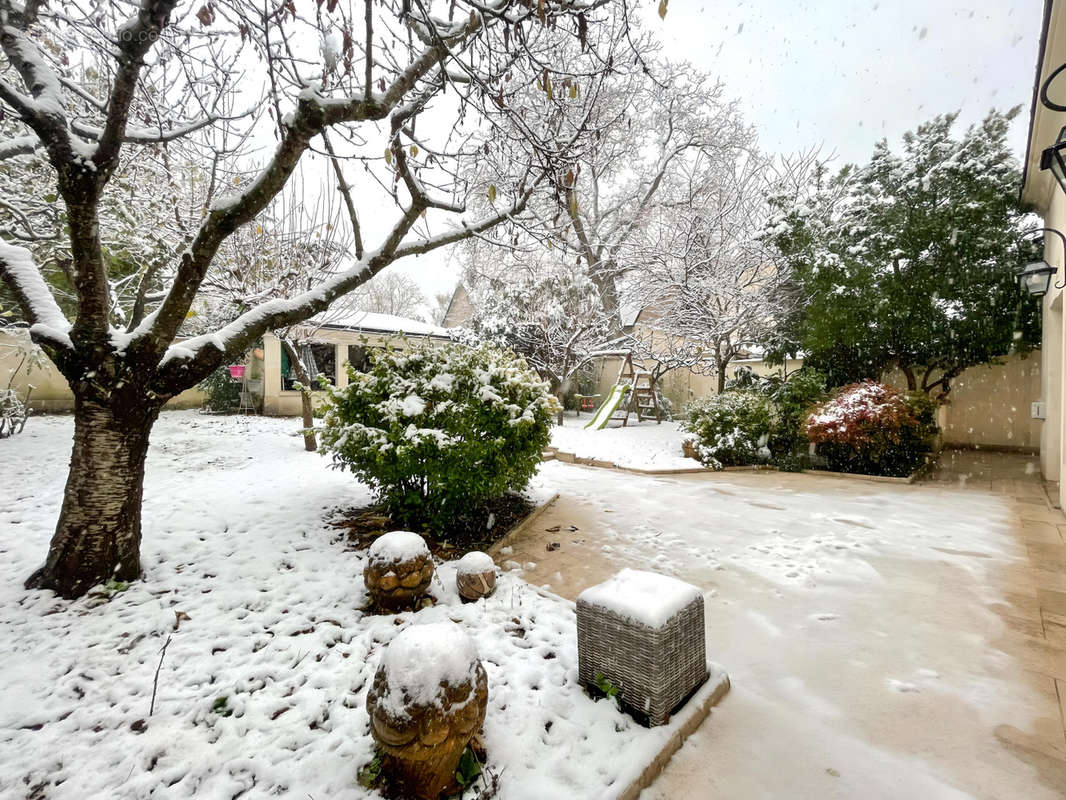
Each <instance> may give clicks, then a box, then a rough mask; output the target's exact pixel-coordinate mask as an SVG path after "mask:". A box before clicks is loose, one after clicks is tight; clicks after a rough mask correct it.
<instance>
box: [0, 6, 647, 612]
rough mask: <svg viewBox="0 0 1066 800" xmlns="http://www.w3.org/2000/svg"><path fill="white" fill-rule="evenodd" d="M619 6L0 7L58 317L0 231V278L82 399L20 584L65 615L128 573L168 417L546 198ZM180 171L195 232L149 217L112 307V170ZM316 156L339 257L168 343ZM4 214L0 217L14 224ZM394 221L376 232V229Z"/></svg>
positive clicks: (18, 139)
mask: <svg viewBox="0 0 1066 800" xmlns="http://www.w3.org/2000/svg"><path fill="white" fill-rule="evenodd" d="M298 5H299V8H298V7H297V6H298ZM623 9H624V6H620V4H612V3H609V2H608V0H583V1H582V2H576V3H575V2H566V3H562V2H557V1H553V0H546V1H545V2H539V3H529V2H521V1H520V0H493V2H488V3H483V2H480V1H479V0H455V2H452V3H450V4H439V7H438V6H437V5H426V4H425V3H424V2H422V0H414V1H413V2H411V0H384V1H383V2H377V3H372V2H370V0H364V2H362V3H359V2H357V1H356V0H349V1H348V2H329V3H323V4H310V3H303V4H297V3H294V2H291V0H290V1H289V2H279V3H267V4H262V3H255V2H251V1H250V0H214V1H213V2H209V3H206V4H204V5H201V6H199V8H196V7H195V5H194V6H181V7H179V5H178V3H177V2H176V0H139V2H132V1H131V0H114V2H109V3H99V4H90V5H88V6H85V7H82V6H80V5H78V4H71V3H66V4H61V5H60V4H57V5H56V6H55V7H51V6H47V5H45V4H43V3H41V2H37V0H29V2H26V3H16V2H13V1H12V0H0V24H2V28H0V49H2V51H3V59H2V61H0V103H2V104H3V108H4V110H5V111H6V112H7V114H8V115H9V118H16V119H18V120H19V124H18V126H17V130H16V131H14V132H13V134H14V135H12V136H11V137H10V138H8V139H7V140H6V141H3V142H0V156H14V155H24V154H27V153H37V152H40V153H43V154H44V155H45V156H46V157H47V162H48V169H47V170H46V171H45V176H44V179H46V180H47V182H48V184H49V185H50V186H51V187H52V188H53V191H54V195H55V200H54V202H56V203H61V204H62V207H63V209H64V214H65V227H64V228H63V229H62V230H61V231H60V233H59V235H60V236H62V237H63V240H64V247H65V248H66V249H67V251H68V252H69V262H70V263H69V274H70V279H71V287H70V296H71V305H72V306H73V308H68V311H66V312H65V311H64V309H63V308H62V307H61V305H60V303H59V302H58V301H57V298H56V296H55V294H54V293H53V290H52V288H51V286H50V285H49V282H48V281H47V280H46V277H45V275H44V274H43V273H42V269H41V263H40V260H39V255H38V253H39V250H40V247H39V245H41V244H42V243H41V242H39V241H37V240H36V238H35V237H34V235H33V234H27V235H26V237H24V238H16V237H13V236H4V235H0V239H2V241H0V279H2V281H3V282H4V283H5V284H6V285H7V287H8V289H9V290H10V291H11V292H12V293H13V295H14V296H15V298H16V300H17V302H18V304H19V307H20V309H21V314H22V316H23V318H24V319H25V320H26V321H27V322H28V323H29V324H30V331H31V334H32V336H33V339H34V341H35V342H37V343H38V344H39V345H40V346H41V347H42V348H43V349H44V350H45V351H46V352H47V354H48V356H49V357H50V358H51V359H52V361H53V362H54V363H55V364H56V366H57V367H58V369H59V370H60V371H61V372H62V373H63V375H64V376H65V377H66V379H67V381H68V382H69V384H70V386H71V390H72V391H73V393H74V398H75V433H74V448H73V454H72V457H71V463H70V472H69V475H68V479H67V486H66V491H65V494H64V500H63V507H62V509H61V511H60V514H59V519H58V522H57V526H56V531H55V534H54V536H53V539H52V543H51V546H50V548H49V552H48V556H47V558H46V560H45V563H44V565H43V566H42V567H41V568H40V569H39V570H37V571H36V572H35V573H34V574H33V575H32V576H31V577H30V578H29V580H28V581H27V586H29V587H42V588H50V589H54V590H55V591H57V592H58V593H60V594H62V595H64V596H67V597H75V596H78V595H81V594H83V593H84V592H86V591H87V590H88V589H89V588H90V587H91V586H93V585H94V584H96V583H99V582H101V581H105V580H108V579H111V578H115V579H119V580H131V579H134V578H137V577H139V576H140V574H141V563H140V538H141V494H142V487H143V474H144V458H145V454H146V451H147V447H148V439H149V435H150V432H151V429H152V425H153V423H154V422H155V420H156V418H157V416H158V414H159V411H160V409H161V408H162V406H163V404H164V403H165V402H166V401H167V400H168V399H170V398H171V397H174V396H175V395H176V394H178V393H179V392H180V391H182V390H183V389H185V388H188V387H190V386H192V385H194V384H196V383H197V382H198V381H200V380H201V379H202V378H203V377H205V376H206V375H207V374H209V373H210V372H211V371H212V370H214V369H215V368H217V367H218V366H219V365H221V364H224V363H226V362H227V361H228V360H231V359H232V358H234V357H236V356H239V355H240V354H241V353H243V352H244V351H245V350H246V349H247V348H248V347H249V346H250V345H251V344H252V343H254V342H255V341H257V340H258V339H259V338H260V337H261V336H262V335H263V334H264V333H265V332H267V331H270V330H278V329H282V328H286V327H288V326H292V325H295V324H297V323H299V322H301V321H303V320H306V319H308V318H310V317H313V316H314V315H315V314H318V313H321V312H322V311H324V310H325V309H326V308H328V307H329V306H330V305H331V304H332V303H333V302H334V301H335V300H337V299H338V298H340V297H342V296H343V295H345V294H346V293H348V292H349V291H351V290H352V289H354V288H356V287H357V286H359V285H361V284H362V283H364V282H365V281H367V280H369V279H370V278H371V277H373V276H374V275H375V274H377V273H379V272H380V271H381V270H383V269H384V268H385V267H387V266H388V265H390V264H392V263H395V262H396V261H398V260H400V259H402V258H406V257H408V256H417V255H419V254H423V253H427V252H430V251H432V250H434V249H437V248H440V247H445V246H448V245H450V244H452V243H455V242H458V241H461V240H463V239H466V238H469V237H471V236H474V235H479V234H482V233H484V232H486V231H489V230H491V229H492V228H494V227H495V226H497V225H499V224H500V223H501V222H503V221H506V220H513V219H516V218H517V217H519V216H520V215H521V214H522V213H523V211H524V209H525V207H526V204H527V203H528V201H529V198H530V196H531V194H532V193H533V192H534V191H535V190H536V188H537V187H538V186H539V185H540V184H541V183H542V182H544V181H546V180H548V181H557V180H558V176H559V174H560V169H561V166H562V165H563V164H565V163H567V162H569V161H572V160H573V159H574V158H575V157H580V155H581V153H582V152H583V147H584V143H585V142H586V141H590V140H591V138H590V134H591V133H592V132H593V131H594V130H595V128H596V124H597V123H596V120H595V118H594V117H593V116H592V109H593V108H594V107H595V103H596V100H597V98H598V95H599V82H600V79H601V76H602V75H603V74H604V73H605V72H606V71H608V68H609V65H611V64H613V63H615V61H616V55H615V54H614V53H612V50H613V49H614V48H615V47H617V46H618V45H617V44H616V43H617V42H621V41H625V38H626V37H625V36H624V35H623V34H624V27H623V26H624V25H626V24H627V23H626V20H625V19H624V18H623V16H622V14H621V12H622V10H623ZM563 55H565V60H563V59H562V56H563ZM617 57H620V54H618V56H617ZM73 61H76V62H78V63H79V64H89V65H91V70H92V75H94V76H96V77H94V78H93V79H92V80H88V79H86V75H87V74H88V73H87V72H86V70H82V69H81V68H78V69H74V68H73V67H72V66H71V62H73ZM565 80H572V81H574V83H575V84H580V85H581V87H582V91H581V93H580V95H579V96H575V97H571V96H570V94H567V93H562V92H555V93H552V92H551V91H550V90H549V87H550V86H552V85H560V84H561V83H562V82H563V81H565ZM538 84H539V85H538ZM431 104H433V109H432V110H433V114H432V115H430V114H429V113H428V109H429V108H430V106H431ZM270 148H272V152H270ZM486 151H488V152H489V153H493V154H494V157H495V159H496V161H497V162H499V163H506V164H508V165H509V169H508V171H507V172H506V174H501V175H499V176H498V177H497V179H496V180H495V181H494V182H493V183H492V184H491V186H486V185H484V184H477V183H473V182H470V181H467V180H464V179H461V178H459V177H457V176H459V175H460V174H462V169H463V165H464V163H465V162H467V161H469V160H471V159H473V158H476V157H480V156H481V155H482V154H483V153H485V152H486ZM179 152H180V153H181V154H182V156H183V157H182V159H181V160H182V162H183V163H186V164H187V163H196V164H199V169H198V175H197V178H198V181H199V184H198V200H199V202H198V204H197V215H195V216H194V218H193V224H192V225H189V226H185V225H184V224H183V223H182V224H179V222H178V221H177V220H175V219H174V217H175V215H174V214H173V213H172V212H171V211H169V210H167V209H165V208H164V209H162V210H160V216H159V218H158V220H157V227H156V228H154V229H153V230H158V231H160V232H161V235H164V239H163V243H164V244H165V247H163V248H161V250H160V254H159V258H158V260H156V261H154V262H153V263H152V264H151V265H150V266H149V267H145V268H143V269H141V268H139V269H138V280H137V281H135V283H136V284H137V288H136V290H135V291H133V292H131V295H132V300H131V301H130V303H129V305H128V306H126V305H124V304H123V302H122V301H121V299H119V300H118V301H116V297H115V295H114V293H113V292H112V279H113V277H114V271H113V265H112V261H111V259H110V258H109V257H108V256H107V254H106V251H105V247H104V241H103V236H104V231H106V230H108V226H109V221H110V220H111V218H112V215H114V214H115V213H117V212H115V211H114V210H111V208H110V206H109V202H110V200H111V199H113V198H114V197H115V192H116V190H117V184H116V183H115V177H116V175H117V174H118V173H119V171H120V168H121V167H122V165H123V163H124V160H125V159H133V158H136V157H137V156H138V155H139V154H141V153H152V154H157V155H158V157H159V158H160V159H161V160H163V159H164V158H165V157H167V156H168V155H171V154H174V153H179ZM268 152H269V154H267V155H264V154H265V153H268ZM315 153H318V154H320V158H319V160H318V163H320V164H322V165H324V166H325V165H328V168H329V169H331V170H332V175H333V181H334V185H335V188H336V189H337V191H338V192H339V194H340V196H341V197H342V198H343V201H344V206H345V210H346V218H347V220H348V224H349V226H350V229H351V233H352V238H353V243H354V244H353V252H352V259H351V261H350V262H349V263H347V264H346V265H345V266H344V268H343V269H339V270H338V271H336V272H334V273H333V274H331V275H330V276H329V277H326V278H324V279H322V280H320V281H319V282H317V283H312V285H311V286H310V287H308V288H306V289H305V290H303V291H302V292H301V293H299V294H295V295H293V296H291V297H287V298H272V299H264V300H263V301H262V302H259V303H257V304H255V305H254V306H252V307H250V308H248V310H246V311H244V312H243V313H241V314H240V315H239V316H237V317H236V318H235V319H233V320H232V321H231V322H229V323H228V324H226V325H224V326H222V327H220V328H218V329H216V330H212V331H208V332H205V333H202V334H200V335H198V336H194V337H192V338H190V339H186V340H183V341H179V340H178V336H179V333H180V332H181V330H182V327H183V325H184V324H185V323H186V320H187V318H188V315H189V312H190V311H191V310H193V309H194V306H195V304H196V302H197V300H198V298H199V296H200V293H201V288H202V286H203V284H204V281H205V279H206V278H207V277H208V275H209V273H210V271H211V269H212V267H213V266H214V265H215V264H216V259H217V258H218V256H219V252H220V249H221V248H222V247H223V245H224V244H225V242H226V241H227V240H228V239H229V238H230V237H231V236H233V235H234V233H235V232H236V231H238V230H240V229H241V228H242V227H244V226H247V225H253V226H254V225H256V224H257V219H258V218H259V217H260V215H262V214H264V213H266V212H268V210H269V209H270V207H271V204H272V203H273V202H274V200H275V198H276V197H277V196H278V194H279V193H280V192H281V191H282V190H283V188H284V187H285V186H286V184H287V182H288V181H289V179H290V178H291V176H292V175H293V173H294V172H295V170H296V169H297V167H298V165H299V164H300V163H301V161H303V160H306V159H307V158H309V157H311V156H313V155H314V154H315ZM504 153H506V154H505V155H504ZM322 171H323V174H325V172H326V170H325V169H323V170H322ZM246 175H247V177H245V176H246ZM135 188H138V187H135ZM140 188H143V187H140ZM19 202H20V201H19V198H18V197H15V198H12V200H11V202H10V205H11V206H12V207H14V208H15V209H16V212H17V211H19V210H20V209H19V207H18V204H19ZM134 202H139V201H138V200H137V198H136V197H135V198H134ZM388 209H394V210H393V211H392V212H391V213H392V216H393V220H392V222H391V223H389V224H382V223H383V219H384V217H385V216H387V214H386V212H387V210H388ZM15 216H17V213H16V214H15ZM119 309H120V310H121V313H119ZM68 313H72V314H73V322H72V321H71V317H70V316H68Z"/></svg>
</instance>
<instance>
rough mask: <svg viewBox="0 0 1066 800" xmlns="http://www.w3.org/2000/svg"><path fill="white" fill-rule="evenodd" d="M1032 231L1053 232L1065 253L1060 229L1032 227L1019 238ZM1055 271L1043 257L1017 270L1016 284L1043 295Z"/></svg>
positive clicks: (1029, 234)
mask: <svg viewBox="0 0 1066 800" xmlns="http://www.w3.org/2000/svg"><path fill="white" fill-rule="evenodd" d="M1045 152H1046V151H1045ZM1034 233H1053V234H1055V235H1056V236H1058V237H1059V239H1060V240H1061V241H1062V246H1063V252H1064V253H1066V236H1064V235H1063V234H1062V232H1061V231H1057V230H1055V229H1054V228H1034V229H1033V230H1031V231H1026V232H1025V233H1023V234H1022V236H1021V238H1023V239H1024V238H1026V237H1028V236H1032V235H1033V234H1034ZM1056 272H1058V269H1057V268H1056V267H1053V266H1051V265H1050V264H1049V263H1047V261H1044V260H1043V259H1041V260H1040V261H1033V262H1032V263H1030V264H1027V265H1026V266H1025V268H1024V269H1022V270H1020V271H1019V272H1018V285H1019V286H1020V287H1021V289H1022V291H1023V292H1028V293H1029V294H1031V295H1032V296H1033V297H1043V296H1044V295H1046V294H1047V293H1048V290H1049V289H1050V288H1051V276H1052V275H1054V274H1055V273H1056ZM1064 286H1066V284H1064V285H1063V286H1060V285H1059V284H1055V288H1056V289H1062V288H1064Z"/></svg>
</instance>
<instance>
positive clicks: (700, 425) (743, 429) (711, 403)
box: [681, 390, 770, 469]
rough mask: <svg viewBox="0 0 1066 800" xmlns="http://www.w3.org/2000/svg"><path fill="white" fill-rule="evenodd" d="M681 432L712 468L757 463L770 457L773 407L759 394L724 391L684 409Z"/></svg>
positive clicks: (745, 391) (704, 461)
mask: <svg viewBox="0 0 1066 800" xmlns="http://www.w3.org/2000/svg"><path fill="white" fill-rule="evenodd" d="M681 428H682V430H684V431H686V432H687V433H688V434H689V437H688V438H689V441H690V442H692V445H693V447H694V449H695V450H696V455H697V456H698V457H699V459H700V461H701V462H702V463H703V464H704V465H705V466H708V467H711V468H712V469H721V468H722V467H730V466H741V465H744V464H754V463H756V462H757V461H760V460H765V458H766V457H768V456H769V450H768V449H767V447H766V443H767V441H768V440H769V437H770V404H769V403H768V402H767V400H766V398H765V397H763V396H762V395H761V394H759V393H758V392H754V391H750V390H742V391H733V392H724V393H723V394H719V395H712V396H710V397H706V398H703V399H702V400H696V401H694V402H692V403H690V404H689V405H688V406H687V407H686V408H685V421H684V422H683V423H682V424H681Z"/></svg>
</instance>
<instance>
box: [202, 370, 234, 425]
mask: <svg viewBox="0 0 1066 800" xmlns="http://www.w3.org/2000/svg"><path fill="white" fill-rule="evenodd" d="M199 388H200V390H201V391H202V392H204V393H205V394H206V395H207V402H206V405H207V408H208V410H209V411H214V412H216V413H220V414H221V413H225V412H227V411H236V410H237V409H238V408H239V407H240V405H241V382H240V381H236V380H234V379H233V378H231V377H230V374H229V367H219V368H218V369H216V370H215V371H214V372H212V373H211V374H210V375H208V376H207V377H206V378H204V379H203V380H202V381H200V384H199Z"/></svg>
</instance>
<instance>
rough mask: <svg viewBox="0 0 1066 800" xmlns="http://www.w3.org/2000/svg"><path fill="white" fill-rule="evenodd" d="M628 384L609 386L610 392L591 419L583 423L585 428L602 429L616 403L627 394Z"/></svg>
mask: <svg viewBox="0 0 1066 800" xmlns="http://www.w3.org/2000/svg"><path fill="white" fill-rule="evenodd" d="M630 388H631V387H630V385H629V384H628V383H616V384H615V385H614V386H613V387H611V393H610V394H608V395H607V399H606V400H604V401H603V405H601V406H600V407H599V408H598V409H597V410H596V413H595V414H594V415H593V417H592V419H591V420H589V422H588V423H587V424H586V425H585V427H586V428H592V429H593V430H595V431H598V430H602V429H603V428H604V427H606V425H607V421H608V420H609V419H610V418H611V414H613V413H614V412H615V411H616V410H617V408H618V404H619V403H621V402H622V399H623V398H624V397H625V396H626V395H627V394H629V390H630Z"/></svg>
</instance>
